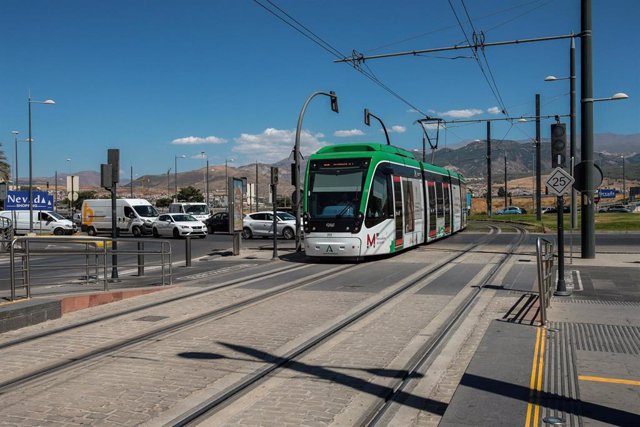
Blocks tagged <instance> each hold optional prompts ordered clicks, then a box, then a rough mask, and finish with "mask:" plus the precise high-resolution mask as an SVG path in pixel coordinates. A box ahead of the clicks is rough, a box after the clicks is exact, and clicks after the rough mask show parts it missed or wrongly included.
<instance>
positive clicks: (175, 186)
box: [173, 156, 178, 202]
mask: <svg viewBox="0 0 640 427" xmlns="http://www.w3.org/2000/svg"><path fill="white" fill-rule="evenodd" d="M173 161H174V164H173V178H174V179H173V187H174V189H175V196H174V197H175V201H176V202H177V201H178V156H174V158H173Z"/></svg>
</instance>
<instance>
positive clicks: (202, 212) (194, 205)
mask: <svg viewBox="0 0 640 427" xmlns="http://www.w3.org/2000/svg"><path fill="white" fill-rule="evenodd" d="M169 213H184V214H189V215H191V216H193V217H195V219H197V220H198V221H204V220H205V219H207V218H209V209H208V208H207V204H206V203H202V202H191V203H187V202H179V203H171V204H170V205H169Z"/></svg>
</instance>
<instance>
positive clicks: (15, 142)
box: [11, 130, 20, 191]
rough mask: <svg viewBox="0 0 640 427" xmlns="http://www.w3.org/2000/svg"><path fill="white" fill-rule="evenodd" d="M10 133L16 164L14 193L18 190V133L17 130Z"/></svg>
mask: <svg viewBox="0 0 640 427" xmlns="http://www.w3.org/2000/svg"><path fill="white" fill-rule="evenodd" d="M11 133H12V134H13V147H14V150H15V157H16V163H15V169H14V171H15V173H16V180H15V186H16V191H18V190H20V185H18V134H19V133H20V132H18V131H17V130H12V131H11Z"/></svg>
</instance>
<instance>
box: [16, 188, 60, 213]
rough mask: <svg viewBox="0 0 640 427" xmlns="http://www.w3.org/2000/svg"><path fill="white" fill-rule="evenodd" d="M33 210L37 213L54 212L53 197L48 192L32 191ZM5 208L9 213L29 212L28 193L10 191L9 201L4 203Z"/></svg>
mask: <svg viewBox="0 0 640 427" xmlns="http://www.w3.org/2000/svg"><path fill="white" fill-rule="evenodd" d="M31 197H32V200H33V202H32V205H33V207H32V209H33V210H37V211H51V210H53V195H51V194H49V193H47V192H46V191H32V192H31ZM4 208H5V209H6V210H8V211H23V210H29V192H28V191H9V192H7V199H6V200H5V201H4Z"/></svg>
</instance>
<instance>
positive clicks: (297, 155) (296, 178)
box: [274, 91, 338, 252]
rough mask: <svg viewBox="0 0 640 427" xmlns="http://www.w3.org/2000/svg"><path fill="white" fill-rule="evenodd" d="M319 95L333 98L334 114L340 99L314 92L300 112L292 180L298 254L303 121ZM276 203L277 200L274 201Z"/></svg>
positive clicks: (299, 249) (328, 94) (333, 95)
mask: <svg viewBox="0 0 640 427" xmlns="http://www.w3.org/2000/svg"><path fill="white" fill-rule="evenodd" d="M318 95H324V96H328V97H329V98H331V111H333V112H334V113H337V112H338V97H337V96H336V93H335V92H334V91H329V92H328V93H327V92H314V93H312V94H311V95H309V97H308V98H307V99H306V100H305V101H304V104H303V105H302V109H301V110H300V114H299V115H298V124H297V126H296V140H295V145H294V147H293V164H294V172H295V173H294V174H292V175H295V176H292V177H291V178H292V179H293V180H294V183H293V184H294V185H295V195H296V200H295V202H296V203H295V211H296V252H300V251H301V250H302V247H301V244H300V217H301V216H302V215H301V213H300V202H301V200H300V199H301V197H300V133H301V132H302V119H304V113H305V111H306V110H307V106H308V105H309V102H311V100H312V99H313V98H315V97H316V96H318ZM274 203H275V200H274Z"/></svg>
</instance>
